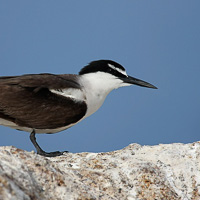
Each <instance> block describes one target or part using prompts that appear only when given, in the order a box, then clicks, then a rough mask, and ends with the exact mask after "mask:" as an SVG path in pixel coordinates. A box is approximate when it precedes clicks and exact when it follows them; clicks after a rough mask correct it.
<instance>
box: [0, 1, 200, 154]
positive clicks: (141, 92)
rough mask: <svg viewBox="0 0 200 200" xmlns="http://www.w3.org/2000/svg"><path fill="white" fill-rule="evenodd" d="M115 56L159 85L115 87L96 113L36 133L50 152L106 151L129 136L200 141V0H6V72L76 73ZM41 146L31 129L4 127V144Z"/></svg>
mask: <svg viewBox="0 0 200 200" xmlns="http://www.w3.org/2000/svg"><path fill="white" fill-rule="evenodd" d="M97 59H112V60H114V61H117V62H119V63H120V64H122V65H123V66H124V67H125V68H126V71H127V73H128V74H129V75H131V76H134V77H137V78H139V79H142V80H145V81H148V82H150V83H152V84H154V85H155V86H157V87H158V88H159V89H158V90H153V89H147V88H142V87H138V86H130V87H124V88H120V89H118V90H115V91H113V92H112V93H110V94H109V96H108V97H107V99H106V101H105V102H104V104H103V106H102V107H101V108H100V110H98V111H97V112H96V113H95V114H93V115H92V116H90V117H89V118H87V119H85V120H83V121H82V122H81V123H79V124H78V125H76V126H74V127H72V128H70V129H68V130H65V131H63V132H60V133H57V134H52V135H46V134H41V135H37V140H38V143H39V144H40V145H41V147H42V148H43V149H44V150H46V151H55V150H68V151H71V152H83V151H89V152H105V151H113V150H117V149H121V148H123V147H125V146H127V145H129V144H130V143H139V144H141V145H155V144H160V143H177V142H178V143H190V142H194V141H198V140H200V89H199V82H200V1H199V0H193V1H189V0H187V1H186V0H176V1H172V0H168V1H160V0H153V1H144V0H140V1H136V0H127V1H119V0H110V1H107V0H102V1H94V0H85V1H67V0H59V1H54V0H48V1H47V0H44V1H37V0H36V1H27V0H19V1H15V0H10V1H0V76H4V75H21V74H30V73H43V72H48V73H55V74H62V73H63V74H67V73H72V74H76V73H78V72H79V71H80V69H81V68H82V67H83V66H85V65H86V64H87V63H89V62H90V61H92V60H97ZM2 145H6V146H8V145H13V146H16V147H18V148H21V149H25V150H28V151H31V150H35V149H34V147H33V145H32V144H31V142H30V140H29V133H26V132H21V131H17V130H14V129H11V128H7V127H3V126H0V146H2Z"/></svg>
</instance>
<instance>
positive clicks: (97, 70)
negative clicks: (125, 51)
mask: <svg viewBox="0 0 200 200" xmlns="http://www.w3.org/2000/svg"><path fill="white" fill-rule="evenodd" d="M130 85H138V86H142V87H147V88H152V89H157V87H156V86H154V85H152V84H150V83H148V82H145V81H142V80H140V79H137V78H134V77H132V76H129V75H127V73H126V70H125V68H124V67H123V66H122V65H120V64H119V63H117V62H115V61H112V60H95V61H92V62H90V63H89V64H88V65H86V66H85V67H83V68H82V69H81V70H80V72H79V74H50V73H41V74H25V75H20V76H1V77H0V125H3V126H7V127H10V128H14V129H16V130H20V131H26V132H29V133H30V140H31V142H32V144H33V145H34V147H35V149H36V151H37V154H39V155H41V156H46V157H55V156H60V155H63V154H64V152H67V151H64V152H60V151H55V152H46V151H44V150H43V149H42V148H41V147H40V146H39V144H38V143H37V141H36V134H40V133H46V134H53V133H57V132H60V131H63V130H65V129H68V128H70V127H72V126H74V125H75V124H77V123H79V122H81V121H82V120H83V119H85V118H86V117H88V116H90V115H92V114H93V113H95V112H96V111H97V110H98V109H99V108H100V107H101V106H102V104H103V102H104V100H105V98H106V97H107V95H108V94H109V93H110V92H111V91H112V90H114V89H118V88H120V87H124V86H130Z"/></svg>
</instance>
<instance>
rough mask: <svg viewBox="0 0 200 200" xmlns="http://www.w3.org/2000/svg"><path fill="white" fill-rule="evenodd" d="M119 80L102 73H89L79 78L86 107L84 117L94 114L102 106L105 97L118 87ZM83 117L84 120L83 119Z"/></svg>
mask: <svg viewBox="0 0 200 200" xmlns="http://www.w3.org/2000/svg"><path fill="white" fill-rule="evenodd" d="M121 82H122V81H121V80H119V79H116V77H114V76H112V75H111V74H108V73H104V72H97V73H89V74H84V75H82V76H80V80H79V83H80V84H81V85H82V87H83V91H84V93H85V95H86V103H87V106H88V110H87V113H86V115H85V117H88V116H90V115H91V114H93V113H94V112H96V111H97V110H98V109H99V108H100V107H101V105H102V104H103V102H104V100H105V98H106V96H107V95H108V94H109V93H110V92H111V91H112V90H113V89H117V88H119V87H120V84H121ZM85 117H84V118H85Z"/></svg>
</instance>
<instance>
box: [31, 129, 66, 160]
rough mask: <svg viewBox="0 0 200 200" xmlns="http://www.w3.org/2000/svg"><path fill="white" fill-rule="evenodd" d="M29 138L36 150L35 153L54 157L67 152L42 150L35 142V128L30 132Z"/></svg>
mask: <svg viewBox="0 0 200 200" xmlns="http://www.w3.org/2000/svg"><path fill="white" fill-rule="evenodd" d="M30 139H31V142H32V143H33V145H34V147H35V148H36V150H37V154H39V155H41V156H46V157H55V156H61V155H63V153H68V151H62V152H60V151H54V152H49V153H48V152H45V151H43V150H42V148H41V147H40V146H39V144H38V143H37V142H36V137H35V130H33V131H32V132H31V134H30Z"/></svg>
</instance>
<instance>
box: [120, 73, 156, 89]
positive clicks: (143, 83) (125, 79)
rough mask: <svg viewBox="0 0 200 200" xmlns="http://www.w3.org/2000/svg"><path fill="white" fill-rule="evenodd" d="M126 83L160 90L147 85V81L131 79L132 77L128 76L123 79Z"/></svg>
mask: <svg viewBox="0 0 200 200" xmlns="http://www.w3.org/2000/svg"><path fill="white" fill-rule="evenodd" d="M121 79H122V80H123V81H124V82H125V83H130V84H134V85H139V86H142V87H147V88H153V89H158V88H157V87H155V86H154V85H152V84H150V83H147V82H145V81H142V80H140V79H137V78H134V77H131V76H127V77H123V78H121Z"/></svg>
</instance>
